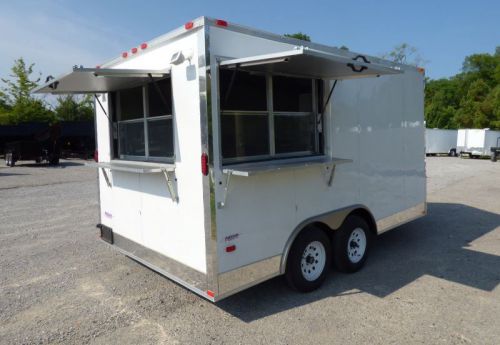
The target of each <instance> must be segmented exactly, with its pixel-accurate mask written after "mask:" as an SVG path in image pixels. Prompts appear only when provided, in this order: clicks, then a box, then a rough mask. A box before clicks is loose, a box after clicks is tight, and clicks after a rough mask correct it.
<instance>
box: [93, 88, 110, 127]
mask: <svg viewBox="0 0 500 345" xmlns="http://www.w3.org/2000/svg"><path fill="white" fill-rule="evenodd" d="M94 98H95V100H96V101H97V103H99V105H100V106H101V109H102V112H103V113H104V115H106V117H107V118H108V121H109V122H110V123H111V119H110V118H109V116H108V113H107V112H106V110H105V109H104V106H103V105H102V103H101V101H100V100H99V97H97V94H96V93H94Z"/></svg>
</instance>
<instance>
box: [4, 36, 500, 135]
mask: <svg viewBox="0 0 500 345" xmlns="http://www.w3.org/2000/svg"><path fill="white" fill-rule="evenodd" d="M285 36H288V37H294V38H297V39H302V40H305V41H310V37H309V36H308V35H306V34H303V33H301V32H299V33H296V34H285ZM342 49H346V50H348V48H347V47H345V46H342ZM382 57H383V58H386V59H389V60H392V61H395V62H399V63H406V64H411V65H421V64H425V60H423V59H422V58H421V57H420V55H419V54H418V52H417V50H416V48H414V47H411V46H410V45H408V44H406V43H403V44H400V45H398V46H396V47H394V49H393V50H392V51H391V52H389V53H386V54H383V55H382ZM33 68H34V64H30V65H27V64H26V63H25V62H24V60H23V59H22V58H20V59H17V60H15V62H14V65H13V67H12V68H11V75H10V78H8V79H4V78H2V79H1V80H2V82H3V84H4V86H3V87H2V88H0V124H17V123H22V122H48V123H54V122H58V121H78V120H91V119H92V116H93V112H94V110H93V100H92V96H90V95H87V96H83V97H81V96H73V95H65V96H59V97H57V100H56V104H55V106H51V105H50V104H48V103H47V102H46V101H44V100H43V99H40V98H37V97H34V96H33V95H32V94H31V90H33V88H35V87H36V86H38V85H39V83H40V76H39V77H38V78H36V79H33V77H32V75H33V73H34V72H33ZM425 120H426V126H427V127H429V128H449V129H456V128H491V129H500V46H499V47H497V48H496V50H495V52H494V53H493V54H489V53H481V54H473V55H470V56H467V57H466V58H465V60H464V62H463V66H462V71H461V72H460V73H458V74H456V75H454V76H452V77H450V78H441V79H435V80H432V79H429V78H426V85H425Z"/></svg>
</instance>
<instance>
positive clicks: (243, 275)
mask: <svg viewBox="0 0 500 345" xmlns="http://www.w3.org/2000/svg"><path fill="white" fill-rule="evenodd" d="M280 262H281V255H276V256H273V257H270V258H267V259H264V260H261V261H257V262H254V263H252V264H249V265H246V266H243V267H240V268H237V269H235V270H232V271H228V272H225V273H221V274H219V295H218V296H217V297H216V301H220V300H221V299H223V298H226V297H228V296H230V295H233V294H235V293H237V292H239V291H242V290H244V289H246V288H249V287H250V286H254V285H257V284H259V283H261V282H263V281H265V280H268V279H271V278H273V277H276V276H278V275H280Z"/></svg>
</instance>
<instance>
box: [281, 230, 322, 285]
mask: <svg viewBox="0 0 500 345" xmlns="http://www.w3.org/2000/svg"><path fill="white" fill-rule="evenodd" d="M315 242H319V243H321V245H322V246H323V249H324V253H320V251H321V250H322V249H321V247H320V246H318V247H316V246H311V245H313V244H314V243H315ZM316 245H317V244H316ZM315 248H316V249H315ZM313 249H314V250H313ZM306 250H307V251H306ZM306 253H312V254H314V255H311V254H308V255H307V257H304V258H303V256H304V254H306ZM331 253H332V249H331V242H330V239H329V238H328V236H327V235H326V234H325V232H324V231H323V230H321V229H319V228H317V227H315V226H309V227H308V228H306V229H304V230H303V231H302V232H301V233H300V234H299V235H298V236H297V238H296V239H295V241H294V242H293V245H292V248H291V249H290V253H289V254H288V258H287V263H286V273H285V276H286V279H287V281H288V284H289V285H290V286H291V287H292V288H294V289H296V290H298V291H300V292H310V291H313V290H316V289H317V288H319V287H320V286H321V284H323V282H324V281H325V278H326V276H327V274H328V270H329V268H330V265H331V258H332V255H331ZM320 254H321V255H320ZM323 254H324V263H323V262H318V260H315V256H318V258H320V257H322V256H323ZM306 261H307V262H306ZM321 261H323V260H321ZM318 264H319V265H320V266H321V265H322V264H323V268H322V271H321V272H320V271H316V269H317V266H314V265H318ZM303 270H304V272H305V273H304V274H303V273H302V272H303ZM306 271H308V272H309V274H308V273H307V272H306ZM311 272H312V275H311ZM318 272H319V273H318ZM314 275H318V276H317V277H314ZM306 276H307V277H308V278H309V279H307V278H306Z"/></svg>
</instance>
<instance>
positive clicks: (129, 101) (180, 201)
mask: <svg viewBox="0 0 500 345" xmlns="http://www.w3.org/2000/svg"><path fill="white" fill-rule="evenodd" d="M423 90H424V76H423V70H421V69H417V68H415V67H411V66H405V65H400V64H394V63H391V62H389V61H384V60H381V59H378V58H374V57H370V56H366V55H361V54H357V53H353V52H349V51H346V50H342V49H337V48H333V47H328V46H324V45H319V44H315V43H310V42H305V41H299V40H296V39H292V38H287V37H283V36H280V35H275V34H271V33H267V32H263V31H258V30H254V29H250V28H247V27H243V26H239V25H235V24H232V23H228V22H226V21H223V20H215V19H210V18H206V17H201V18H198V19H196V20H193V21H191V22H188V23H186V24H185V25H184V26H183V27H181V28H178V29H176V30H174V31H172V32H170V33H168V34H166V35H164V36H161V37H159V38H157V39H154V40H152V41H150V42H146V43H142V44H141V45H139V46H138V47H136V48H132V50H131V51H127V52H124V53H123V54H122V55H121V56H120V57H118V58H116V59H114V60H112V61H110V62H108V63H106V64H104V65H101V66H100V67H98V68H83V67H75V68H74V69H73V71H72V72H71V73H69V74H66V75H64V76H61V77H60V78H57V79H53V80H50V81H49V82H48V83H47V84H46V85H44V86H42V87H40V88H39V89H38V90H37V91H38V92H46V93H54V94H59V93H92V94H95V95H96V96H95V99H96V105H95V108H96V128H97V147H98V162H97V163H96V164H95V165H96V166H97V168H98V172H99V202H100V224H99V225H98V227H99V228H100V231H101V238H102V239H103V240H104V241H106V242H108V243H109V244H111V245H112V246H113V247H115V248H116V249H118V250H119V251H121V252H122V253H124V254H125V255H127V256H129V257H131V258H133V259H135V260H137V261H139V262H141V263H143V264H144V265H146V266H149V267H150V268H152V269H153V270H155V271H157V272H159V273H161V274H163V275H165V276H167V277H168V278H170V279H172V280H174V281H176V282H177V283H179V284H181V285H184V286H185V287H187V288H189V289H191V290H192V291H194V292H196V293H198V294H199V295H201V296H203V297H205V298H207V299H209V300H211V301H217V300H220V299H222V298H224V297H227V296H229V295H231V294H234V293H236V292H238V291H241V290H243V289H245V288H248V287H250V286H252V285H255V284H257V283H259V282H262V281H264V280H267V279H270V278H272V277H275V276H278V275H281V274H284V275H285V276H286V277H287V280H288V281H289V283H290V284H291V285H292V286H293V287H295V288H296V289H298V290H300V291H310V290H313V289H315V288H317V287H318V286H319V285H320V284H321V283H322V282H323V280H324V279H325V277H326V275H327V272H328V271H329V266H330V263H333V264H335V266H336V267H337V268H338V269H340V270H342V271H346V272H354V271H356V270H358V269H360V268H361V267H362V265H363V263H364V262H365V259H366V256H367V253H368V250H369V248H370V246H371V244H372V240H373V239H374V237H375V236H376V235H377V234H380V233H382V232H384V231H387V230H389V229H392V228H394V227H396V226H398V225H401V224H403V223H405V222H408V221H410V220H412V219H415V218H418V217H420V216H423V215H425V213H426V201H425V200H426V190H425V163H424V156H425V155H424V118H423Z"/></svg>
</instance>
